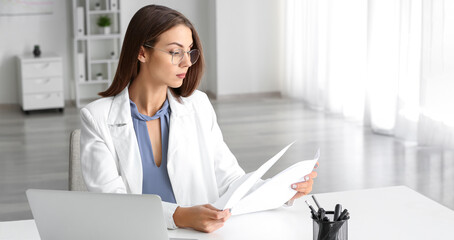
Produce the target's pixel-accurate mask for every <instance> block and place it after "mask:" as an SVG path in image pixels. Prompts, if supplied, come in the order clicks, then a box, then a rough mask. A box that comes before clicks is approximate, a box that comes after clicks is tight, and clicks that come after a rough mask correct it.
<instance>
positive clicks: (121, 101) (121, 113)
mask: <svg viewBox="0 0 454 240" xmlns="http://www.w3.org/2000/svg"><path fill="white" fill-rule="evenodd" d="M107 124H108V126H109V130H110V134H111V136H112V141H113V143H114V146H115V149H116V151H117V155H118V159H119V163H120V171H121V174H122V175H124V177H125V178H126V180H127V185H128V186H127V187H129V190H130V192H131V193H135V194H141V193H142V181H143V175H142V174H143V173H142V159H141V157H140V151H139V145H138V143H137V138H136V134H135V132H134V126H133V123H132V118H131V108H130V105H129V93H128V87H126V88H125V89H124V90H123V91H122V92H121V93H119V94H118V95H116V96H115V97H114V98H113V100H112V106H111V108H110V112H109V116H108V118H107Z"/></svg>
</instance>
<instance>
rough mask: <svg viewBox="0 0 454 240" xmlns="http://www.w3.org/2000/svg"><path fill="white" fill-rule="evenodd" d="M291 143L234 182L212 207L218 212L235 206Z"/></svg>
mask: <svg viewBox="0 0 454 240" xmlns="http://www.w3.org/2000/svg"><path fill="white" fill-rule="evenodd" d="M293 143H295V142H292V143H290V144H289V145H287V146H286V147H285V148H284V149H282V150H281V151H280V152H278V153H277V154H276V155H274V157H272V158H271V159H270V160H268V161H267V162H265V163H264V164H263V165H262V166H260V167H259V169H257V170H256V171H254V172H250V173H248V174H246V175H244V176H243V177H241V178H240V179H238V180H236V181H235V182H234V183H233V184H232V185H231V186H230V187H229V189H228V190H227V192H226V193H225V194H224V195H222V197H220V198H219V199H218V201H216V202H215V203H214V204H213V207H215V208H217V209H219V210H224V209H229V208H232V207H233V206H235V205H236V204H237V203H238V202H239V201H240V200H241V199H242V198H243V197H244V196H245V195H246V194H247V193H248V192H249V191H250V189H251V188H252V187H253V186H254V185H255V184H256V183H257V181H259V180H260V179H261V177H262V176H263V175H264V174H265V173H266V172H267V171H268V169H270V168H271V167H272V166H273V165H274V163H276V162H277V160H279V158H281V157H282V155H284V153H285V152H286V151H287V150H288V149H289V148H290V146H292V145H293Z"/></svg>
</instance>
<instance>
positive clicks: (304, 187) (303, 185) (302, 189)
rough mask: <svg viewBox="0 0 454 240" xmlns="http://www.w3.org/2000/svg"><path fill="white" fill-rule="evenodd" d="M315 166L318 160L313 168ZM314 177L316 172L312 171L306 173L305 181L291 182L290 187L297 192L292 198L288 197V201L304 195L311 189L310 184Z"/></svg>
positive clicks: (312, 182)
mask: <svg viewBox="0 0 454 240" xmlns="http://www.w3.org/2000/svg"><path fill="white" fill-rule="evenodd" d="M317 167H318V162H317V165H316V167H315V168H317ZM315 168H314V169H315ZM316 177H317V172H315V171H312V172H311V173H310V174H308V175H306V176H305V177H304V179H305V181H303V182H298V183H294V184H292V186H291V187H292V189H294V190H296V191H298V192H297V193H296V194H295V196H293V197H292V199H290V201H293V200H295V199H298V198H300V197H302V196H304V195H307V194H309V193H310V192H311V191H312V185H313V184H314V180H313V179H314V178H316Z"/></svg>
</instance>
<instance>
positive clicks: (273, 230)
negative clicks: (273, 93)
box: [0, 186, 454, 240]
mask: <svg viewBox="0 0 454 240" xmlns="http://www.w3.org/2000/svg"><path fill="white" fill-rule="evenodd" d="M316 196H317V199H318V200H319V202H320V204H321V205H322V207H324V208H325V209H326V210H333V209H334V206H335V204H336V203H341V204H342V205H343V207H344V208H347V209H348V210H349V212H350V216H351V219H350V220H349V224H348V228H349V239H350V240H356V239H370V240H374V239H380V240H382V239H399V240H400V239H424V240H425V239H446V238H452V228H453V227H454V211H453V210H451V209H449V208H446V207H444V206H442V205H440V204H438V203H436V202H434V201H432V200H430V199H428V198H426V197H425V196H423V195H421V194H419V193H417V192H415V191H413V190H411V189H409V188H407V187H403V186H398V187H388V188H378V189H367V190H357V191H346V192H336V193H324V194H316ZM309 198H310V197H303V198H301V199H298V200H297V201H295V203H294V206H293V207H290V208H280V209H276V210H272V211H266V212H259V213H253V214H246V215H242V216H233V217H232V218H230V219H229V220H228V221H227V222H226V224H225V225H224V227H223V228H221V229H219V230H217V231H215V232H214V233H210V234H206V233H201V232H196V231H194V230H190V229H177V230H171V231H169V236H170V237H187V238H197V239H200V240H203V239H219V240H221V239H222V240H228V239H235V240H236V239H273V240H274V239H286V240H292V239H299V240H304V239H308V240H309V239H312V220H311V219H310V212H309V209H308V207H307V206H306V205H305V203H304V200H305V199H309ZM309 200H310V203H311V204H312V205H315V204H314V203H313V201H312V198H310V199H309ZM374 206H375V207H374ZM0 239H2V240H3V239H39V235H38V231H37V230H36V226H35V223H34V221H33V220H25V221H13V222H0Z"/></svg>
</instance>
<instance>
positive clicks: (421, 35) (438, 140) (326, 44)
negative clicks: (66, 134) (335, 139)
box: [282, 0, 454, 148]
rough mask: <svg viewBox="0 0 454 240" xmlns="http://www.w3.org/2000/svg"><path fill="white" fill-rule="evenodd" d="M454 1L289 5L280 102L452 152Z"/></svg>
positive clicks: (316, 0) (321, 0)
mask: <svg viewBox="0 0 454 240" xmlns="http://www.w3.org/2000/svg"><path fill="white" fill-rule="evenodd" d="M452 12H454V1H448V0H369V1H365V0H288V1H287V2H286V21H285V26H286V29H285V32H286V36H285V39H286V43H285V48H286V49H285V66H286V69H285V73H286V76H285V80H284V83H283V87H282V88H283V94H284V95H287V96H290V97H294V98H299V99H302V100H304V101H305V102H306V103H307V104H308V105H309V106H311V107H313V108H315V109H319V110H324V111H328V112H333V113H339V114H342V115H343V116H345V117H346V118H347V119H351V120H354V121H358V122H361V123H363V124H364V125H366V126H370V127H371V128H372V130H373V131H374V132H377V133H381V134H388V135H394V136H395V137H397V138H400V139H405V140H409V141H417V142H418V143H419V144H420V145H431V146H442V147H448V148H454V111H453V110H454V106H453V104H454V14H449V13H452Z"/></svg>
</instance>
